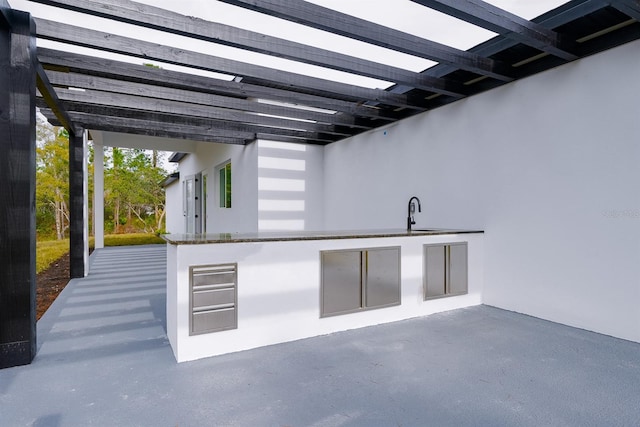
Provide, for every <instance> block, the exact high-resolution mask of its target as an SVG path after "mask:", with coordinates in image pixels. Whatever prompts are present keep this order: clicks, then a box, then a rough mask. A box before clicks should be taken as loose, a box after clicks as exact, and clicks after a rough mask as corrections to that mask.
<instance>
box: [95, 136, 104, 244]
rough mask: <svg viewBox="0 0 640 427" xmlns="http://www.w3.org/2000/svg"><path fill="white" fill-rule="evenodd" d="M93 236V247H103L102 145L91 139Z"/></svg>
mask: <svg viewBox="0 0 640 427" xmlns="http://www.w3.org/2000/svg"><path fill="white" fill-rule="evenodd" d="M93 236H94V247H95V248H96V249H101V248H104V145H102V143H99V142H96V141H93Z"/></svg>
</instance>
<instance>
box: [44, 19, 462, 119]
mask: <svg viewBox="0 0 640 427" xmlns="http://www.w3.org/2000/svg"><path fill="white" fill-rule="evenodd" d="M36 28H37V35H38V37H40V38H43V39H46V40H53V41H57V42H61V43H67V44H71V45H76V46H83V47H88V48H92V49H98V50H103V51H107V52H112V53H118V54H123V55H128V56H133V57H137V58H142V59H144V60H145V61H149V60H156V61H162V62H167V63H170V64H175V65H181V66H185V67H190V68H196V69H201V70H207V71H213V72H218V73H224V74H228V75H230V76H240V77H244V76H248V77H251V78H254V79H257V80H258V81H260V82H264V83H266V84H275V85H278V86H281V87H283V88H287V89H288V90H291V91H299V92H303V93H309V94H313V95H321V96H327V97H330V98H335V99H343V100H348V101H363V102H364V101H372V102H379V103H382V104H387V105H392V106H395V107H403V108H411V109H415V110H419V111H421V110H424V108H422V107H421V105H420V104H418V103H416V102H412V101H411V100H409V99H408V98H407V97H406V96H403V95H398V94H392V93H389V92H387V91H384V90H381V89H369V88H364V87H359V86H353V85H349V84H346V83H339V82H334V81H330V80H325V79H320V78H316V77H309V76H305V75H302V74H297V73H292V72H288V71H283V70H276V69H273V68H268V67H264V66H260V65H254V64H250V63H245V62H241V61H234V60H231V59H225V58H220V57H216V56H211V55H206V54H203V53H199V52H193V51H188V50H183V49H175V48H171V47H167V46H164V45H161V44H157V43H151V42H145V41H141V40H136V39H132V38H129V37H124V36H118V35H114V34H109V33H104V32H100V31H94V30H89V29H86V28H82V27H77V26H73V25H68V24H63V23H58V22H54V21H49V20H46V19H36ZM456 95H457V94H456Z"/></svg>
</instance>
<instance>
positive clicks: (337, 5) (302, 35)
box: [9, 0, 566, 88]
mask: <svg viewBox="0 0 640 427" xmlns="http://www.w3.org/2000/svg"><path fill="white" fill-rule="evenodd" d="M310 2H311V3H315V4H318V5H320V6H324V7H328V8H331V9H335V10H338V11H340V12H343V13H347V14H350V15H353V16H357V17H359V18H362V19H366V20H368V21H372V22H375V23H378V24H382V25H385V26H388V27H392V28H395V29H398V30H401V31H404V32H407V33H410V34H414V35H416V36H420V37H423V38H426V39H430V40H433V41H436V42H439V43H442V44H446V45H448V46H452V47H455V48H458V49H462V50H467V49H469V48H471V47H473V46H475V45H477V44H479V43H481V42H483V41H486V40H488V39H490V38H491V37H493V36H495V34H494V33H492V32H490V31H487V30H484V29H482V28H479V27H476V26H474V25H471V24H468V23H466V22H464V21H460V20H458V19H456V18H452V17H449V16H447V15H444V14H441V13H440V12H436V11H432V10H430V9H428V8H426V7H424V6H421V5H419V4H416V3H414V2H412V1H410V0H348V1H346V0H310ZM488 2H489V3H491V4H493V5H495V6H498V7H500V8H503V9H505V10H508V11H509V12H511V13H514V14H516V15H518V16H521V17H523V18H525V19H532V18H534V17H536V16H539V15H541V14H543V13H544V12H547V11H549V10H551V9H553V8H555V7H557V6H559V5H561V4H563V3H565V2H566V0H490V1H488ZM140 3H146V4H149V5H153V6H157V7H161V8H164V9H169V10H173V11H175V12H178V13H181V14H184V15H187V16H197V17H199V18H202V19H205V20H208V21H214V22H220V23H223V24H227V25H231V26H235V27H239V28H243V29H247V30H251V31H256V32H259V33H263V34H268V35H271V36H275V37H280V38H285V39H289V40H294V41H296V42H301V43H305V44H309V45H312V46H316V47H320V48H323V49H327V50H332V51H337V52H340V53H344V54H347V55H352V56H357V57H360V58H364V59H368V60H371V61H375V62H379V63H383V64H388V65H393V66H396V67H400V68H404V69H407V70H411V71H415V72H419V71H422V70H424V69H426V68H428V67H430V66H432V65H434V64H435V63H434V62H432V61H429V60H426V59H423V58H417V57H413V56H410V55H406V54H403V53H399V52H394V51H391V50H388V49H385V48H381V47H377V46H371V45H368V44H366V43H362V42H359V41H355V40H351V39H347V38H344V37H342V36H337V35H334V34H330V33H327V32H324V31H320V30H315V29H312V28H308V27H304V26H302V25H299V24H295V23H292V22H288V21H284V20H281V19H278V18H273V17H270V16H267V15H264V14H260V13H257V12H252V11H248V10H245V9H242V8H239V7H236V6H231V5H228V4H225V3H222V2H218V1H215V0H181V1H175V0H141V1H140ZM9 4H10V5H11V6H12V7H13V8H15V9H18V10H24V11H27V12H30V13H31V14H32V15H33V16H35V17H41V18H45V19H50V20H55V21H61V22H65V23H68V24H72V25H79V26H84V27H88V28H92V29H95V30H99V31H105V32H110V33H113V34H119V35H124V36H129V37H135V38H138V39H141V40H146V41H150V42H155V43H162V44H165V45H168V46H174V47H179V48H182V49H188V50H192V51H197V52H201V53H207V54H210V55H215V56H220V57H223V58H229V59H234V60H238V61H243V62H249V63H256V64H260V65H263V66H268V67H272V68H278V69H284V70H287V71H291V72H296V73H300V74H305V75H310V76H315V77H320V78H325V79H331V80H337V81H341V82H344V83H350V84H354V85H358V86H363V87H370V88H386V87H388V86H390V83H389V82H384V81H379V80H375V79H371V78H367V77H361V76H355V75H351V74H348V73H344V72H340V71H334V70H327V69H325V68H321V67H317V66H312V65H307V64H302V63H297V62H294V61H289V60H285V59H281V58H275V57H270V56H267V55H262V54H257V53H251V52H246V51H242V50H239V49H235V48H231V47H226V46H221V45H216V44H212V43H207V42H203V41H197V40H192V39H187V38H184V37H180V36H173V35H167V34H165V33H159V32H157V31H154V30H148V29H144V28H140V27H136V26H133V25H128V24H122V23H116V22H114V21H110V20H106V19H102V18H96V17H92V16H87V15H82V14H78V13H75V12H69V11H64V10H61V9H56V8H52V7H50V6H45V5H41V4H38V3H32V2H29V1H26V0H9ZM38 46H43V47H50V48H54V49H64V50H68V51H73V52H78V53H85V54H91V55H95V54H96V53H95V52H93V51H90V50H88V49H84V48H78V47H69V46H65V45H61V44H59V43H55V42H49V41H46V40H39V41H38ZM100 56H103V57H109V58H113V59H117V60H123V61H126V62H132V63H138V64H139V63H141V62H143V61H142V60H141V59H139V58H128V57H123V56H120V55H115V54H108V53H100ZM153 63H154V64H157V65H160V66H162V67H163V68H165V69H173V70H178V71H188V72H194V73H196V74H204V75H208V76H211V77H215V78H222V79H227V80H229V79H231V78H233V76H228V75H220V74H216V73H210V72H202V71H194V70H191V69H185V68H182V67H178V66H174V65H171V64H163V63H160V62H157V61H153Z"/></svg>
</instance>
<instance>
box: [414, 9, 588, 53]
mask: <svg viewBox="0 0 640 427" xmlns="http://www.w3.org/2000/svg"><path fill="white" fill-rule="evenodd" d="M411 1H413V2H414V3H418V4H421V5H423V6H426V7H428V8H430V9H433V10H437V11H439V12H442V13H446V14H447V15H450V16H453V17H455V18H458V19H462V20H464V21H466V22H469V23H471V24H473V25H477V26H480V27H482V28H485V29H487V30H490V31H493V32H495V33H498V34H501V35H504V36H505V37H508V38H513V39H515V40H517V41H519V42H521V43H524V44H526V45H529V46H532V47H535V48H536V49H540V50H541V51H543V52H547V53H550V54H552V55H555V56H558V57H560V58H562V59H565V60H567V61H572V60H575V59H578V56H577V55H576V54H575V53H574V51H575V50H576V48H575V45H574V44H572V43H570V42H569V41H568V40H564V39H563V38H562V36H561V35H560V34H558V33H556V32H554V31H552V30H549V29H548V28H545V27H544V26H542V25H539V24H536V23H534V22H531V21H528V20H526V19H524V18H521V17H519V16H517V15H514V14H513V13H510V12H507V11H506V10H504V9H500V8H499V7H496V6H493V5H492V4H489V3H487V2H484V1H482V0H466V1H453V0H411Z"/></svg>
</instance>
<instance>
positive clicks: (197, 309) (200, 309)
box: [193, 303, 236, 314]
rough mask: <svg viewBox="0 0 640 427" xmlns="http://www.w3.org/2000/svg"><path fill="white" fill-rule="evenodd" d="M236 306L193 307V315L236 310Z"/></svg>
mask: <svg viewBox="0 0 640 427" xmlns="http://www.w3.org/2000/svg"><path fill="white" fill-rule="evenodd" d="M235 309H236V305H235V304H233V303H232V304H217V305H205V306H202V307H193V314H201V313H211V312H214V311H229V310H235Z"/></svg>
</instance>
